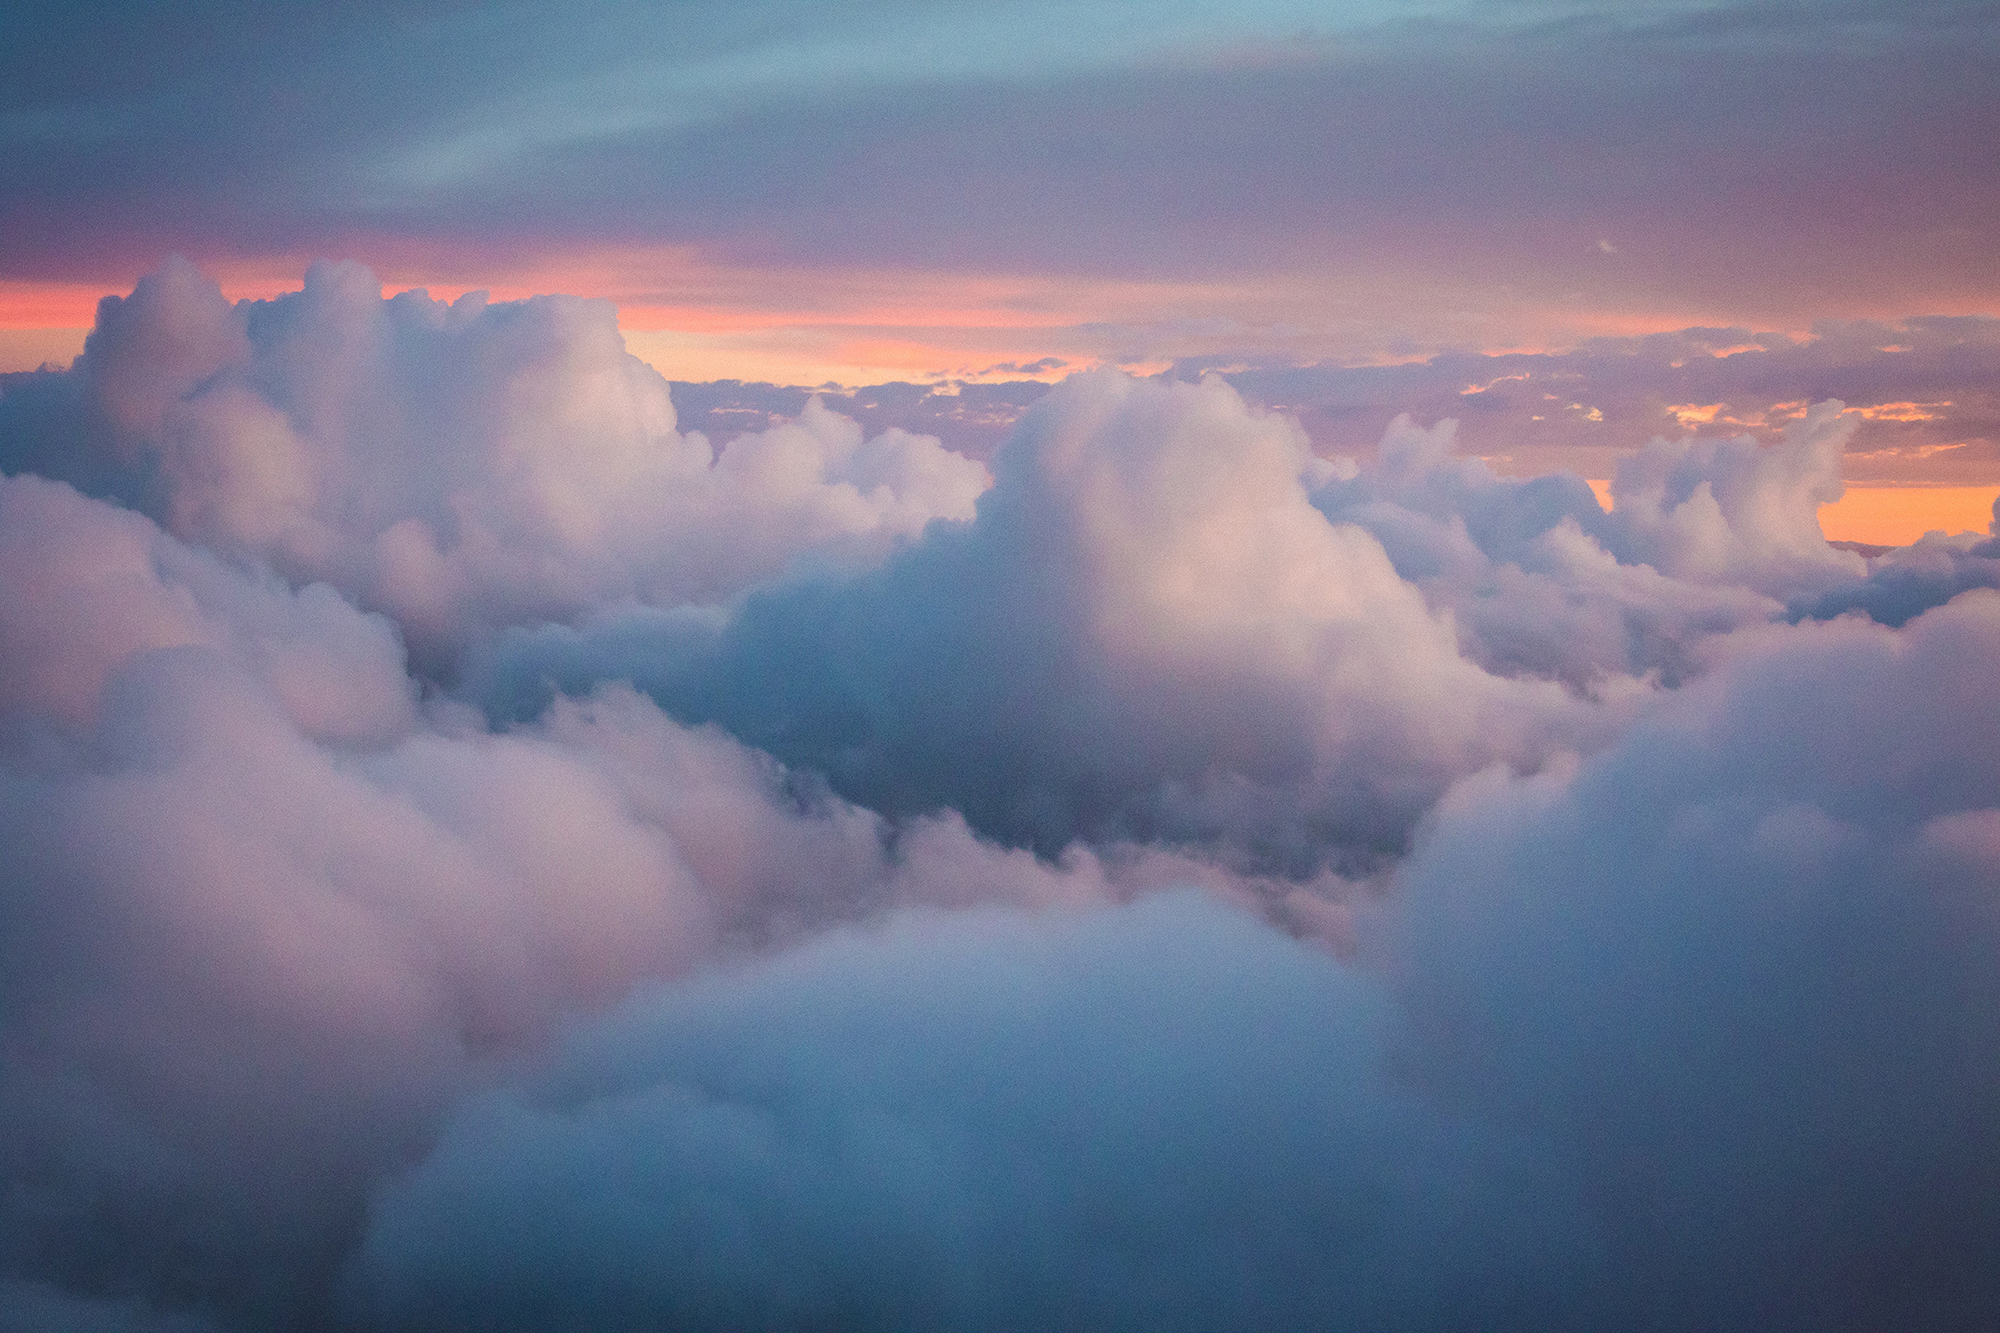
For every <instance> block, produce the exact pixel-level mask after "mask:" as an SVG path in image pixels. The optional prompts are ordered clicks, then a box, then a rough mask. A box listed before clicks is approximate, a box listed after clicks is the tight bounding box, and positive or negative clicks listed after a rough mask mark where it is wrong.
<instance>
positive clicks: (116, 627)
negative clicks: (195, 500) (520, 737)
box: [0, 477, 415, 744]
mask: <svg viewBox="0 0 2000 1333" xmlns="http://www.w3.org/2000/svg"><path fill="white" fill-rule="evenodd" d="M0 570H4V572H5V577H4V578H0V718H4V719H6V720H7V723H9V724H12V725H14V726H16V727H19V726H22V725H27V724H28V723H30V722H31V721H33V722H40V723H42V724H44V725H55V726H59V727H61V728H63V729H65V730H67V731H70V732H77V731H87V730H88V729H89V728H91V727H92V726H94V725H95V724H96V723H97V722H98V721H99V719H100V717H101V714H102V708H103V703H104V695H105V688H106V685H107V684H108V682H109V681H110V680H111V678H112V676H113V675H114V673H116V672H117V670H118V669H119V668H120V667H121V666H122V665H123V664H125V663H126V662H128V661H130V660H131V659H133V658H135V657H137V656H139V655H140V654H143V653H146V652H150V651H155V650H162V649H168V648H174V647H192V646H197V645H198V646H201V647H204V648H208V649H212V650H214V651H215V652H216V653H217V654H218V655H219V656H221V657H223V658H225V659H227V660H229V661H230V662H231V664H232V665H233V666H235V667H237V668H239V669H242V670H246V671H249V672H251V673H252V674H254V675H256V676H258V677H260V678H261V679H262V680H263V681H264V683H265V684H266V685H267V686H268V688H269V690H270V692H271V694H272V695H273V697H274V699H275V701H276V702H277V703H278V704H279V705H280V706H281V707H282V708H283V710H284V712H285V713H286V715H287V716H288V718H289V720H290V721H291V723H292V724H293V725H294V726H296V727H298V728H299V729H300V730H301V731H302V732H304V733H305V734H307V735H309V736H311V737H313V738H315V739H318V740H326V741H348V742H354V743H362V744H365V743H368V742H373V741H381V740H385V739H388V738H390V737H393V736H395V735H397V734H399V733H401V732H402V731H404V730H405V729H406V728H407V727H408V726H409V724H410V722H411V720H412V718H413V714H414V702H415V696H414V690H413V688H412V687H411V685H410V682H409V681H408V680H407V679H406V678H405V676H404V674H403V650H402V645H401V643H400V642H399V641H398V639H397V637H396V634H395V632H394V630H393V629H392V628H391V627H390V626H389V625H388V624H387V623H386V622H384V621H383V620H382V619H381V618H380V617H379V616H369V615H364V614H362V613H361V612H359V611H357V610H355V609H354V607H353V606H351V605H350V604H348V603H347V602H346V601H344V600H342V599H341V598H340V597H339V596H338V595H337V594H335V593H334V592H333V590H332V589H330V588H327V587H326V586H325V585H322V584H315V585H312V586H310V587H307V588H305V589H303V590H302V591H300V592H298V593H296V594H294V593H293V592H292V591H291V590H290V589H288V588H286V587H284V586H283V585H281V584H279V583H278V582H277V581H276V580H275V579H271V578H268V577H266V578H261V579H260V578H255V577H248V576H245V575H244V574H242V573H241V572H239V571H237V570H235V569H233V568H230V567H228V566H226V565H224V564H223V563H222V562H221V561H219V560H217V559H216V558H215V557H213V556H211V555H209V554H207V553H206V552H203V551H199V550H193V549H190V548H188V547H187V546H184V545H183V544H181V543H180V542H177V541H175V540H174V539H173V538H171V537H169V536H167V535H166V534H165V533H163V532H161V531H160V530H159V528H157V527H155V526H154V525H153V524H152V523H151V522H150V521H148V520H147V519H145V518H142V517H141V516H139V515H137V514H134V513H131V512H129V511H126V510H120V509H114V508H112V507H110V506H109V505H106V504H102V503H99V502H97V501H94V500H89V499H86V498H84V497H83V496H81V495H79V494H77V493H76V492H75V491H74V490H71V489H70V488H69V487H68V486H66V485H64V484H62V483H60V482H50V481H44V480H42V479H41V478H39V477H13V478H5V479H0Z"/></svg>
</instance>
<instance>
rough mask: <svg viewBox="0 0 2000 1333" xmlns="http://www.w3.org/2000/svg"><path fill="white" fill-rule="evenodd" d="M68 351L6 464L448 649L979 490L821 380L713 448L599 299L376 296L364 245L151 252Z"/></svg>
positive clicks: (975, 480)
mask: <svg viewBox="0 0 2000 1333" xmlns="http://www.w3.org/2000/svg"><path fill="white" fill-rule="evenodd" d="M66 378H68V379H70V380H72V381H74V382H75V385H76V387H74V388H72V386H71V385H69V384H64V385H61V386H60V389H59V388H58V387H57V386H56V385H53V384H47V385H43V386H41V388H40V391H39V393H36V394H31V395H30V396H29V400H28V401H27V402H26V403H25V404H23V405H22V406H21V408H20V409H19V410H18V411H17V410H15V409H14V396H13V395H12V394H10V395H9V396H8V398H7V399H6V404H7V406H6V407H5V408H0V457H6V458H8V460H9V465H10V467H12V468H20V467H24V466H26V467H37V468H40V469H42V470H45V471H48V472H51V473H52V474H53V475H56V476H60V477H63V478H65V479H68V480H73V481H76V482H78V483H79V484H81V485H85V486H92V485H93V483H96V484H97V485H96V487H94V488H101V489H102V490H103V491H105V492H107V493H109V494H113V495H117V496H120V497H121V498H126V499H128V500H133V501H136V502H138V503H141V504H142V505H143V506H144V507H145V508H146V509H147V510H148V511H149V512H151V513H153V514H154V515H156V516H157V517H159V518H160V519H161V521H162V522H163V524H164V525H165V526H167V527H168V528H169V529H171V530H172V531H173V532H174V533H176V534H177V535H179V536H181V537H183V538H186V539H188V540H191V541H195V542H199V543H201V544H203V545H205V546H207V547H209V548H211V549H213V550H216V551H219V552H221V553H223V554H225V555H229V556H234V557H237V558H243V559H252V560H257V561H262V562H267V563H269V564H270V565H272V566H273V567H275V568H276V569H278V570H279V571H281V572H282V573H283V574H285V575H286V576H287V577H289V578H291V579H292V580H293V581H295V582H300V583H303V582H309V581H314V580H320V581H325V582H327V583H330V584H332V585H333V586H335V587H337V588H339V589H340V590H341V591H342V592H344V593H346V594H348V595H349V596H352V597H354V598H355V599H356V600H357V601H358V602H359V603H360V604H361V605H363V606H366V607H368V608H370V609H374V610H381V611H384V612H386V613H388V614H390V615H392V616H393V617H394V618H395V620H396V621H397V623H398V624H399V625H400V626H401V628H402V630H403V633H404V635H405V636H406V638H407V640H408V642H409V643H410V644H411V646H412V648H413V649H414V650H415V651H416V652H417V653H418V654H419V656H420V657H421V658H422V660H423V661H424V662H425V663H426V664H427V665H428V666H429V667H431V668H432V669H433V670H440V671H448V670H449V667H450V664H451V662H452V659H453V655H454V653H455V652H456V651H457V650H458V649H459V648H461V647H462V646H463V644H464V642H465V641H466V640H467V639H468V638H470V637H472V636H474V635H476V634H477V633H479V632H480V631H482V630H484V629H488V628H491V627H493V626H498V625H507V624H514V623H540V622H541V621H545V620H563V619H567V618H570V617H573V616H576V615H578V614H580V613H581V612H582V611H584V610H586V609H588V608H590V607H593V606H597V605H601V604H603V603H606V602H611V601H617V600H626V601H632V602H637V603H641V604H654V605H677V604H681V603H685V602H713V601H719V600H722V599H725V598H727V597H729V596H731V595H732V594H734V593H737V592H739V591H741V590H742V589H744V588H745V587H747V586H749V585H751V584H753V583H755V582H758V581H760V580H762V579H764V578H768V577H769V576H771V575H773V574H775V573H777V572H779V571H780V570H782V569H783V568H784V567H785V566H786V565H787V564H788V563H789V562H791V561H793V560H794V559H799V558H807V557H810V558H815V559H820V560H825V561H829V562H833V563H836V564H841V563H845V564H860V563H867V562H868V561H870V560H873V559H877V558H879V557H880V556H881V555H882V554H884V553H885V552H886V551H887V550H889V549H890V548H891V547H892V546H893V545H894V544H895V543H896V542H898V541H900V540H904V539H908V538H911V537H914V536H915V535H916V534H918V533H919V532H921V531H922V529H923V528H924V526H925V525H926V524H927V523H929V522H930V521H931V520H932V519H937V518H943V519H963V518H969V517H970V516H971V508H972V502H973V499H974V498H975V497H976V496H977V495H978V494H979V492H980V491H982V490H983V489H984V488H985V487H986V485H987V484H988V476H987V473H986V470H985V468H984V467H983V466H982V465H981V464H979V463H977V462H974V461H971V460H968V459H965V458H962V457H960V456H958V455H955V454H952V453H950V452H948V451H946V450H944V449H942V448H941V447H940V446H939V445H938V443H937V441H936V440H934V439H930V438H926V437H921V436H914V435H910V434H908V433H906V432H904V431H901V430H898V429H893V428H892V429H889V430H887V431H884V432H883V433H881V434H879V435H877V436H876V437H874V438H873V439H864V438H863V437H862V434H861V431H860V429H859V428H858V427H857V426H856V425H855V424H854V423H853V422H851V421H849V420H847V419H845V418H843V417H840V416H838V415H836V414H835V413H833V412H831V411H828V410H826V409H825V408H823V407H821V406H820V405H818V404H817V403H814V402H807V403H806V404H804V406H803V408H802V410H801V411H800V413H799V415H798V416H797V417H796V419H793V420H788V421H782V422H778V423H775V424H770V425H768V426H767V427H766V428H765V429H762V430H759V431H756V432H751V433H745V434H740V435H738V436H737V437H736V438H735V439H734V440H732V441H730V442H729V443H727V444H726V445H724V446H723V447H722V448H720V449H719V450H718V449H715V448H712V447H711V445H710V444H709V442H708V440H707V439H706V438H705V437H702V436H700V435H683V434H680V433H678V432H677V431H676V430H675V417H674V408H673V404H672V401H671V400H670V398H669V395H668V390H667V386H666V383H665V381H663V380H661V379H660V377H659V376H658V375H657V374H656V373H654V372H653V371H652V370H650V369H649V368H648V367H646V366H645V365H643V364H642V363H640V362H639V361H637V360H636V359H634V358H633V357H631V356H629V355H628V354H627V353H626V352H625V350H624V346H623V343H622V342H621V340H620V338H619V336H618V331H617V328H616V324H615V319H614V312H613V311H612V309H611V308H610V306H609V305H607V304H604V303H594V302H589V301H580V300H576V299H573V298H567V297H538V298H536V299H534V300H532V301H528V302H524V303H519V304H514V305H501V306H488V305H486V304H485V303H484V300H483V298H482V297H480V296H477V295H474V296H470V297H466V298H462V299H461V300H459V301H458V302H455V303H454V304H452V305H450V306H445V305H442V304H440V303H437V302H433V301H431V300H429V299H428V298H427V297H426V296H424V294H423V293H421V292H414V293H412V292H406V293H403V294H402V295H400V296H398V297H395V298H394V299H392V300H387V301H385V300H383V299H382V297H381V294H380V286H379V284H378V283H377V282H376V280H375V278H374V277H373V275H372V274H370V273H368V272H367V271H366V270H365V269H362V268H360V267H358V266H354V265H329V264H321V265H316V266H315V267H314V268H313V269H312V270H311V271H310V272H309V273H308V274H307V276H306V281H305V286H304V288H303V290H301V291H299V292H296V293H293V294H291V295H288V296H286V297H283V298H280V299H279V300H277V301H272V302H252V303H245V304H240V305H236V306H232V305H230V304H229V303H228V302H226V301H224V300H223V299H222V296H221V294H220V292H219V291H218V290H217V289H216V287H215V285H214V284H213V283H212V282H210V281H209V280H207V279H206V278H203V277H201V276H200V275H199V274H198V273H196V272H195V271H194V270H193V269H192V268H191V267H190V266H189V265H187V264H186V263H185V262H181V261H176V262H172V263H169V264H168V265H167V266H166V267H164V268H163V269H162V270H161V271H160V272H159V273H158V274H156V275H153V276H151V277H148V278H146V279H145V280H143V281H142V282H141V283H140V284H139V286H138V288H137V289H136V290H135V291H134V293H133V295H132V296H131V297H129V298H126V299H124V300H120V299H119V298H115V297H114V298H108V299H107V300H106V301H105V303H104V305H103V307H102V309H101V311H100V318H99V326H98V328H97V331H96V332H95V333H93V334H92V336H91V340H90V342H89V345H88V346H87V348H86V350H85V353H84V356H83V357H82V359H81V360H80V361H79V362H78V365H77V367H76V369H75V370H74V371H73V372H71V373H70V375H69V376H68V377H66ZM61 390H70V392H68V393H63V392H62V391H61ZM65 406H67V407H68V409H69V411H68V413H67V415H68V419H67V420H62V419H60V418H61V416H62V409H63V408H64V407H65ZM38 409H39V410H38ZM51 413H53V414H55V415H57V416H58V420H57V421H55V422H51V421H50V420H49V415H50V414H51ZM9 417H11V418H12V419H11V421H10V420H9ZM10 424H11V425H12V427H13V429H11V430H9V429H8V427H9V425H10ZM10 437H11V438H10ZM51 440H54V441H59V442H60V450H61V452H60V453H59V454H54V455H53V456H52V454H51V452H50V450H49V449H48V448H47V442H48V441H51ZM8 445H11V446H12V447H11V448H9V447H7V446H8ZM38 446H40V447H38ZM107 472H109V474H110V475H111V477H112V478H113V480H112V482H111V484H108V485H106V484H105V477H106V474H107Z"/></svg>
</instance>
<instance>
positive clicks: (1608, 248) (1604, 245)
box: [1597, 236, 1618, 255]
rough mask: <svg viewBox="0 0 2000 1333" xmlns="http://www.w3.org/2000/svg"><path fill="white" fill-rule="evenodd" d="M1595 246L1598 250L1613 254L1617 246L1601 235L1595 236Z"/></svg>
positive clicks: (1616, 251) (1616, 250)
mask: <svg viewBox="0 0 2000 1333" xmlns="http://www.w3.org/2000/svg"><path fill="white" fill-rule="evenodd" d="M1597 248H1598V249H1599V250H1602V251H1603V252H1604V253H1605V254H1607V255H1615V254H1617V253H1618V247H1617V246H1615V245H1613V244H1612V243H1611V242H1609V241H1607V240H1605V239H1604V238H1603V237H1602V236H1600V237H1598V238H1597Z"/></svg>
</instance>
